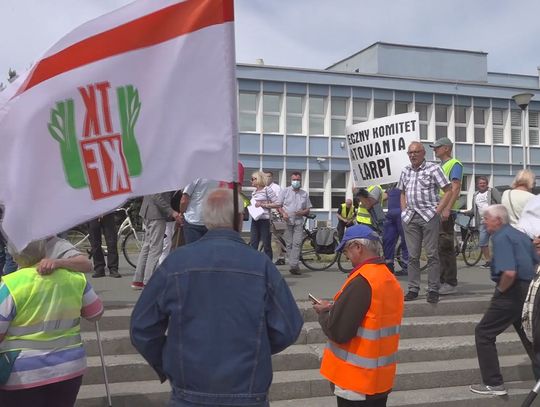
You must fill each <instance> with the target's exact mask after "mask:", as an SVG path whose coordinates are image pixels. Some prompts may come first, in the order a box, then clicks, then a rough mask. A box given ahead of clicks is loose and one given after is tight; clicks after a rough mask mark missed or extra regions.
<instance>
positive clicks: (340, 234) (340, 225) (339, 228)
mask: <svg viewBox="0 0 540 407" xmlns="http://www.w3.org/2000/svg"><path fill="white" fill-rule="evenodd" d="M352 225H353V224H352V223H351V224H349V226H352ZM349 226H347V223H345V222H343V221H341V220H338V224H337V227H336V230H337V234H338V240H339V241H340V242H341V239H343V235H344V233H345V229H347V228H348V227H349Z"/></svg>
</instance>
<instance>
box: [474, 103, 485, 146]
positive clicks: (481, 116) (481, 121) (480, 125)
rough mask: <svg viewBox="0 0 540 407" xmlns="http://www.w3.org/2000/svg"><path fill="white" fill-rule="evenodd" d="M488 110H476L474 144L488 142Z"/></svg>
mask: <svg viewBox="0 0 540 407" xmlns="http://www.w3.org/2000/svg"><path fill="white" fill-rule="evenodd" d="M486 114H487V111H486V109H480V108H478V107H477V108H475V109H474V142H475V143H485V142H486Z"/></svg>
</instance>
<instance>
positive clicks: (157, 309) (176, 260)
mask: <svg viewBox="0 0 540 407" xmlns="http://www.w3.org/2000/svg"><path fill="white" fill-rule="evenodd" d="M240 202H241V201H240ZM239 207H240V208H241V207H242V205H239ZM233 213H234V210H233V191H231V190H229V189H217V190H214V191H213V192H211V193H210V194H209V195H208V197H207V199H206V201H205V203H204V206H203V215H204V216H203V218H204V221H205V225H206V227H207V228H208V229H209V231H208V233H206V234H205V235H204V236H203V237H202V238H201V239H200V240H198V241H196V242H194V243H192V244H189V245H186V246H183V247H181V248H179V249H177V250H176V251H174V252H173V253H171V254H170V255H169V256H168V257H167V258H166V259H165V261H164V262H163V263H162V264H161V265H160V266H159V268H158V269H157V271H156V272H155V274H154V275H153V276H152V278H151V279H150V281H149V283H148V285H147V286H146V287H145V288H144V290H143V292H142V295H141V297H140V298H139V301H138V302H137V304H136V306H135V309H134V310H133V314H132V317H131V341H132V343H133V345H134V346H135V347H136V348H137V350H138V351H139V352H140V353H141V355H142V356H143V357H144V358H145V359H146V360H147V361H148V363H149V364H150V365H151V366H152V367H153V368H154V370H155V371H156V373H157V374H158V375H159V377H160V379H161V381H162V382H163V381H165V380H167V379H168V380H169V381H170V383H171V387H172V394H171V402H170V404H169V405H170V406H175V407H180V406H181V407H187V406H218V405H227V406H247V405H249V406H252V407H265V406H268V405H269V402H268V389H269V388H270V384H271V382H272V362H271V355H272V354H275V353H278V352H281V351H282V350H283V349H285V348H287V347H288V346H289V345H292V344H293V343H294V342H295V341H296V339H297V338H298V335H299V334H300V329H301V327H302V324H303V320H302V316H301V315H300V311H299V310H298V307H297V305H296V302H295V301H294V298H293V296H292V294H291V292H290V290H289V287H288V286H287V284H286V283H285V281H284V280H283V278H282V277H281V274H280V273H279V272H278V270H277V269H276V267H275V266H274V264H273V263H272V261H271V260H270V259H269V258H268V256H266V255H264V254H263V253H260V252H258V251H257V250H253V248H251V247H250V246H248V245H247V244H246V243H245V242H244V240H243V239H242V238H241V237H240V234H239V233H237V232H235V231H234V230H233V227H232V226H233ZM239 219H240V222H241V219H242V217H241V216H239Z"/></svg>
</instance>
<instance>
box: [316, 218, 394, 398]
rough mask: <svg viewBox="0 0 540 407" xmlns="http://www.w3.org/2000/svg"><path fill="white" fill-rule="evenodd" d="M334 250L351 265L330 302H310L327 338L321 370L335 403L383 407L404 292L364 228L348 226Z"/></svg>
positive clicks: (391, 375) (390, 382) (389, 385)
mask: <svg viewBox="0 0 540 407" xmlns="http://www.w3.org/2000/svg"><path fill="white" fill-rule="evenodd" d="M336 250H338V251H343V253H344V254H345V255H346V256H347V258H349V260H350V261H351V263H352V264H353V266H354V267H355V268H354V269H353V271H352V272H351V274H349V277H348V278H347V280H346V281H345V283H344V284H343V287H341V289H340V290H339V291H338V292H337V294H336V295H335V296H334V303H330V302H328V301H321V303H320V304H315V305H314V306H313V307H314V309H315V311H316V312H317V313H318V314H319V323H320V324H321V327H322V329H323V331H324V333H325V334H326V336H327V337H328V344H327V346H326V349H325V350H324V354H323V359H322V363H321V374H322V375H323V376H324V377H326V378H327V379H328V380H329V381H330V382H331V383H332V384H333V386H334V394H335V395H336V396H337V402H338V407H346V406H376V407H378V406H386V401H387V399H388V394H389V393H390V391H391V390H392V386H393V383H394V377H395V374H396V355H397V351H398V342H399V328H400V325H401V318H402V316H403V291H402V289H401V287H400V285H399V283H398V282H397V280H396V278H395V277H394V275H393V274H392V273H391V272H390V270H389V269H388V267H386V265H385V262H384V259H383V258H382V257H380V254H381V243H380V240H379V236H378V235H377V234H376V233H375V232H374V231H373V230H371V229H370V228H369V227H368V226H365V225H355V226H352V227H350V228H348V229H347V231H346V232H345V235H344V237H343V240H342V241H341V243H340V245H339V246H338V248H337V249H336ZM330 311H331V312H330Z"/></svg>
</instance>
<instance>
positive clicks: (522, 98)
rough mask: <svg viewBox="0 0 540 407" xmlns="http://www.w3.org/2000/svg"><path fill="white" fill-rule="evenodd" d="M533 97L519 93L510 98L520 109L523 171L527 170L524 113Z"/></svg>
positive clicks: (529, 94) (530, 94)
mask: <svg viewBox="0 0 540 407" xmlns="http://www.w3.org/2000/svg"><path fill="white" fill-rule="evenodd" d="M533 96H534V95H533V94H532V93H519V94H517V95H514V96H512V99H514V102H516V105H518V106H519V107H520V109H521V146H522V147H523V169H525V168H527V149H526V147H525V141H526V139H525V126H526V124H527V121H526V115H525V113H526V111H527V106H529V102H530V101H531V98H532V97H533Z"/></svg>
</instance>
